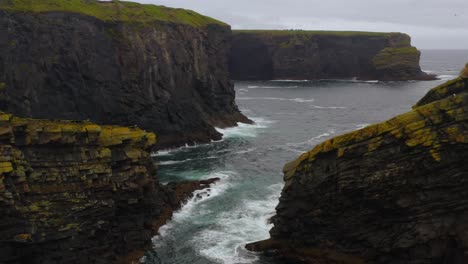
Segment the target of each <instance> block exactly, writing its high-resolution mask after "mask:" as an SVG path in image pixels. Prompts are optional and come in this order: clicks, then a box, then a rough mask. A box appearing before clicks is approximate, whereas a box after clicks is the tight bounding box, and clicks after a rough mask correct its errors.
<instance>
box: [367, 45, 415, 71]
mask: <svg viewBox="0 0 468 264" xmlns="http://www.w3.org/2000/svg"><path fill="white" fill-rule="evenodd" d="M419 55H420V53H419V51H418V49H416V48H415V47H401V48H385V49H383V50H381V51H380V52H379V53H378V54H377V55H376V56H375V57H374V58H373V60H372V62H373V64H374V66H376V68H377V69H383V68H388V67H392V66H393V65H396V64H398V65H409V66H411V65H414V64H415V63H416V62H417V61H418V57H419Z"/></svg>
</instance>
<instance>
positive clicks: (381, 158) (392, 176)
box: [247, 78, 468, 264]
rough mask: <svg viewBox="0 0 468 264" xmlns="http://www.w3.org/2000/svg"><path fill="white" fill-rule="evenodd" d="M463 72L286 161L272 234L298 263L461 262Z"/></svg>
mask: <svg viewBox="0 0 468 264" xmlns="http://www.w3.org/2000/svg"><path fill="white" fill-rule="evenodd" d="M467 160H468V79H466V78H458V79H455V80H452V81H449V82H447V83H445V84H443V85H441V86H439V87H436V88H434V89H432V90H431V91H430V92H429V93H428V94H427V95H426V96H425V97H424V98H423V99H421V101H420V102H418V103H417V104H416V105H415V106H414V107H413V110H412V111H410V112H408V113H405V114H403V115H400V116H397V117H395V118H392V119H390V120H388V121H386V122H383V123H380V124H376V125H372V126H369V127H366V128H364V129H361V130H358V131H355V132H351V133H348V134H345V135H342V136H339V137H336V138H333V139H330V140H327V141H325V142H323V143H322V144H319V145H317V146H316V147H315V148H314V149H312V150H311V151H309V152H307V153H304V154H303V155H302V156H300V157H299V158H298V159H297V160H295V161H293V162H291V163H289V164H287V165H286V166H285V168H284V173H285V176H284V180H285V187H284V189H283V191H282V194H281V198H280V202H279V205H278V206H277V208H276V216H274V217H273V219H272V221H273V223H274V227H273V229H272V230H271V231H270V234H271V238H270V239H268V240H266V241H262V242H257V243H253V244H250V245H248V246H247V247H248V248H249V249H250V250H254V251H270V250H274V251H277V252H278V253H279V254H280V255H283V256H287V257H291V258H294V259H297V260H301V261H304V262H305V263H405V264H410V263H411V264H416V263H431V264H436V263H451V264H462V263H468V254H467V252H468V235H467V234H468V192H466V189H467V188H468V177H467V176H468V163H467V162H466V161H467Z"/></svg>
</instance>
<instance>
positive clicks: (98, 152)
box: [0, 112, 217, 264]
mask: <svg viewBox="0 0 468 264" xmlns="http://www.w3.org/2000/svg"><path fill="white" fill-rule="evenodd" d="M154 144H155V135H154V134H152V133H147V132H145V131H143V130H141V129H137V128H126V127H118V126H98V125H95V124H93V123H89V122H74V121H48V120H37V119H22V118H16V117H13V116H11V115H9V114H4V113H1V112H0V263H2V264H3V263H5V264H17V263H22V264H24V263H28V264H29V263H31V264H39V263H72V264H85V263H86V264H88V263H126V264H128V263H131V261H136V260H138V258H140V257H142V256H143V254H144V251H145V249H147V248H148V247H149V246H150V245H151V238H152V237H153V236H154V235H155V234H156V233H157V231H158V229H159V227H161V226H162V225H164V224H165V223H166V221H168V220H169V219H170V218H171V216H172V213H173V211H174V210H177V209H179V208H180V206H181V204H182V203H183V202H185V201H186V200H187V199H188V198H190V197H191V196H192V193H193V191H195V190H200V189H203V188H207V187H209V186H210V184H212V183H214V182H215V181H216V180H217V179H212V180H208V181H201V182H196V181H194V182H183V183H177V184H176V183H173V184H170V185H169V186H164V185H161V184H159V183H158V179H157V177H156V166H155V164H154V163H153V159H152V158H151V156H150V153H151V152H150V151H151V149H152V147H153V145H154Z"/></svg>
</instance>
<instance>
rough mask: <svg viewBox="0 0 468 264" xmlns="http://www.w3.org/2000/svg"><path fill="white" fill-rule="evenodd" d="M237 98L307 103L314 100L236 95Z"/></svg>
mask: <svg viewBox="0 0 468 264" xmlns="http://www.w3.org/2000/svg"><path fill="white" fill-rule="evenodd" d="M237 100H277V101H291V102H297V103H309V102H313V101H315V99H313V98H311V99H304V98H292V99H290V98H280V97H237Z"/></svg>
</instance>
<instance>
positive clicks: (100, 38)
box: [0, 0, 250, 147]
mask: <svg viewBox="0 0 468 264" xmlns="http://www.w3.org/2000/svg"><path fill="white" fill-rule="evenodd" d="M230 34H231V31H230V27H229V26H228V25H226V24H224V23H222V22H219V21H217V20H214V19H212V18H209V17H205V16H202V15H200V14H197V13H195V12H193V11H190V10H184V9H173V8H167V7H163V6H154V5H142V4H137V3H131V2H124V1H122V2H121V1H118V2H117V1H114V2H99V1H95V0H69V1H61V0H44V1H33V0H5V1H1V3H0V83H4V86H3V88H2V89H1V91H0V92H1V98H0V109H1V110H3V111H5V112H8V113H12V114H15V115H16V116H20V117H34V118H45V119H50V118H52V119H73V120H87V119H89V120H91V121H93V122H96V123H99V124H112V125H123V126H134V125H137V126H138V127H141V128H143V129H145V130H148V131H152V132H155V133H157V134H158V138H159V140H158V146H159V147H174V146H179V145H185V144H186V143H188V144H193V143H197V142H210V141H211V140H212V139H220V138H221V135H220V134H219V133H218V132H217V131H216V130H215V129H214V127H228V126H236V125H237V122H250V120H248V119H247V118H246V117H245V116H243V115H242V114H241V113H240V112H239V110H238V108H237V106H236V104H235V100H234V99H235V92H234V88H233V83H232V82H231V81H230V79H229V76H228V64H227V54H228V51H229V37H230Z"/></svg>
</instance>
